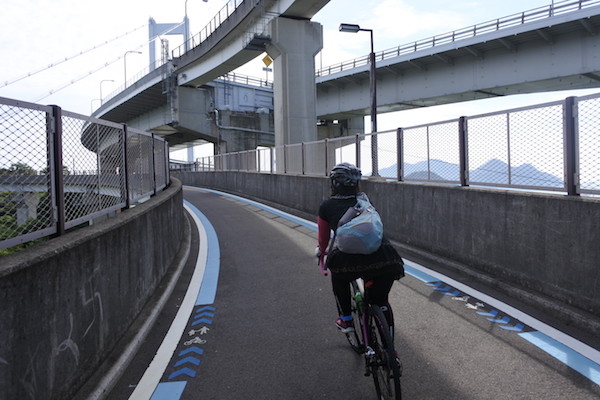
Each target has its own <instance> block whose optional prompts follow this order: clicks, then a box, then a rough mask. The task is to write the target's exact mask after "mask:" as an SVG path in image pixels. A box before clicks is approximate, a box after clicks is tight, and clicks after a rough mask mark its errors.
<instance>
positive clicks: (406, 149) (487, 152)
mask: <svg viewBox="0 0 600 400" xmlns="http://www.w3.org/2000/svg"><path fill="white" fill-rule="evenodd" d="M599 126H600V94H595V95H590V96H583V97H568V98H566V99H565V100H564V101H556V102H551V103H545V104H540V105H535V106H530V107H523V108H517V109H511V110H504V111H498V112H494V113H489V114H481V115H475V116H465V117H460V118H456V119H453V120H448V121H441V122H436V123H432V124H427V125H420V126H413V127H407V128H398V129H397V130H392V131H385V132H378V133H375V134H360V135H355V136H349V137H348V136H346V137H340V138H334V139H326V140H321V141H315V142H308V143H298V144H290V145H285V146H279V147H275V148H264V149H257V150H252V151H244V152H238V153H229V154H222V155H216V156H210V157H201V158H198V159H197V160H196V163H193V164H185V163H172V165H171V168H172V169H173V170H175V169H177V170H183V171H248V172H263V173H278V174H280V173H281V174H297V175H313V176H327V175H328V173H329V171H330V170H331V168H332V167H333V166H334V165H335V164H337V163H340V162H351V163H354V164H356V165H358V166H359V167H361V168H362V170H363V175H364V176H366V177H371V178H378V179H387V180H397V181H405V182H429V183H440V184H455V185H461V186H484V187H504V188H510V189H520V190H523V189H525V190H536V191H540V190H541V191H549V192H565V193H566V194H568V195H580V194H590V195H600V170H599V169H598V165H599V164H600V136H598V134H597V131H598V127H599ZM374 135H375V136H377V141H376V143H377V146H376V148H375V149H373V148H372V140H371V139H372V137H373V136H374ZM373 150H375V151H373ZM373 158H375V159H376V161H377V162H376V163H373V162H372V160H373ZM373 164H375V165H379V166H381V168H380V169H379V170H378V171H376V173H375V174H373V171H372V168H371V166H372V165H373Z"/></svg>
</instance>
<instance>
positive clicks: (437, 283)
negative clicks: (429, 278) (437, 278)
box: [426, 282, 444, 287]
mask: <svg viewBox="0 0 600 400" xmlns="http://www.w3.org/2000/svg"><path fill="white" fill-rule="evenodd" d="M443 284H444V282H435V283H427V284H426V285H427V286H434V287H438V286H441V285H443Z"/></svg>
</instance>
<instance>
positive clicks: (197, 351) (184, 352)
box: [179, 346, 204, 357]
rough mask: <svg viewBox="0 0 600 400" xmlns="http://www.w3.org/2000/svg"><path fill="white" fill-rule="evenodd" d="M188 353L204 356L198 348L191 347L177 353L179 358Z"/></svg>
mask: <svg viewBox="0 0 600 400" xmlns="http://www.w3.org/2000/svg"><path fill="white" fill-rule="evenodd" d="M188 353H196V354H199V355H202V354H204V350H202V349H201V348H200V347H196V346H192V347H190V348H188V349H185V350H183V351H182V352H180V353H179V356H180V357H181V356H185V355H186V354H188Z"/></svg>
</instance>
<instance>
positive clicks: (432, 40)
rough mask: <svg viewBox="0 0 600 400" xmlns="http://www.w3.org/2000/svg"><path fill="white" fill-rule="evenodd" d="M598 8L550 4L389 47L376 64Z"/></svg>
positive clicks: (328, 70) (577, 1) (348, 64)
mask: <svg viewBox="0 0 600 400" xmlns="http://www.w3.org/2000/svg"><path fill="white" fill-rule="evenodd" d="M597 5H600V0H566V1H562V2H553V3H552V4H550V5H549V6H543V7H538V8H534V9H532V10H528V11H523V12H521V13H518V14H512V15H509V16H507V17H502V18H498V19H495V20H491V21H487V22H483V23H481V24H477V25H473V26H469V27H466V28H462V29H458V30H455V31H452V32H447V33H442V34H440V35H436V36H433V37H429V38H427V39H422V40H417V41H415V42H411V43H407V44H403V45H400V46H397V47H392V48H390V49H387V50H383V51H380V52H376V53H375V61H383V60H386V59H390V58H394V57H398V56H401V55H405V54H410V53H416V52H417V51H420V50H425V49H430V48H433V47H436V46H441V45H443V44H448V43H454V42H456V41H459V40H463V39H468V38H472V37H476V36H480V35H483V34H486V33H490V32H496V31H500V30H502V29H507V28H511V27H514V26H518V25H523V24H526V23H529V22H533V21H539V20H542V19H546V18H550V17H554V16H556V15H562V14H567V13H570V12H573V11H578V10H581V9H585V8H590V7H594V6H597ZM368 64H369V55H365V56H361V57H358V58H355V59H353V60H348V61H343V62H341V63H339V64H334V65H331V66H327V67H323V68H320V69H318V70H317V71H316V72H315V75H316V76H317V77H320V76H326V75H331V74H335V73H338V72H342V71H346V70H349V69H353V68H357V67H362V66H365V65H368Z"/></svg>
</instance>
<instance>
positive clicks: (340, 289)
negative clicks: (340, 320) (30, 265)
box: [331, 271, 352, 317]
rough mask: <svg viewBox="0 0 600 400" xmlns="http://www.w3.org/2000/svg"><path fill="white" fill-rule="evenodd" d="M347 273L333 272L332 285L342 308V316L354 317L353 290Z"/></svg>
mask: <svg viewBox="0 0 600 400" xmlns="http://www.w3.org/2000/svg"><path fill="white" fill-rule="evenodd" d="M351 281H352V279H349V277H348V275H347V274H340V273H335V272H333V271H332V272H331V286H332V287H333V295H334V296H335V298H336V301H337V303H338V305H339V308H340V314H341V315H340V316H341V317H343V316H350V317H352V302H351V296H352V293H351V290H350V282H351Z"/></svg>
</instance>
